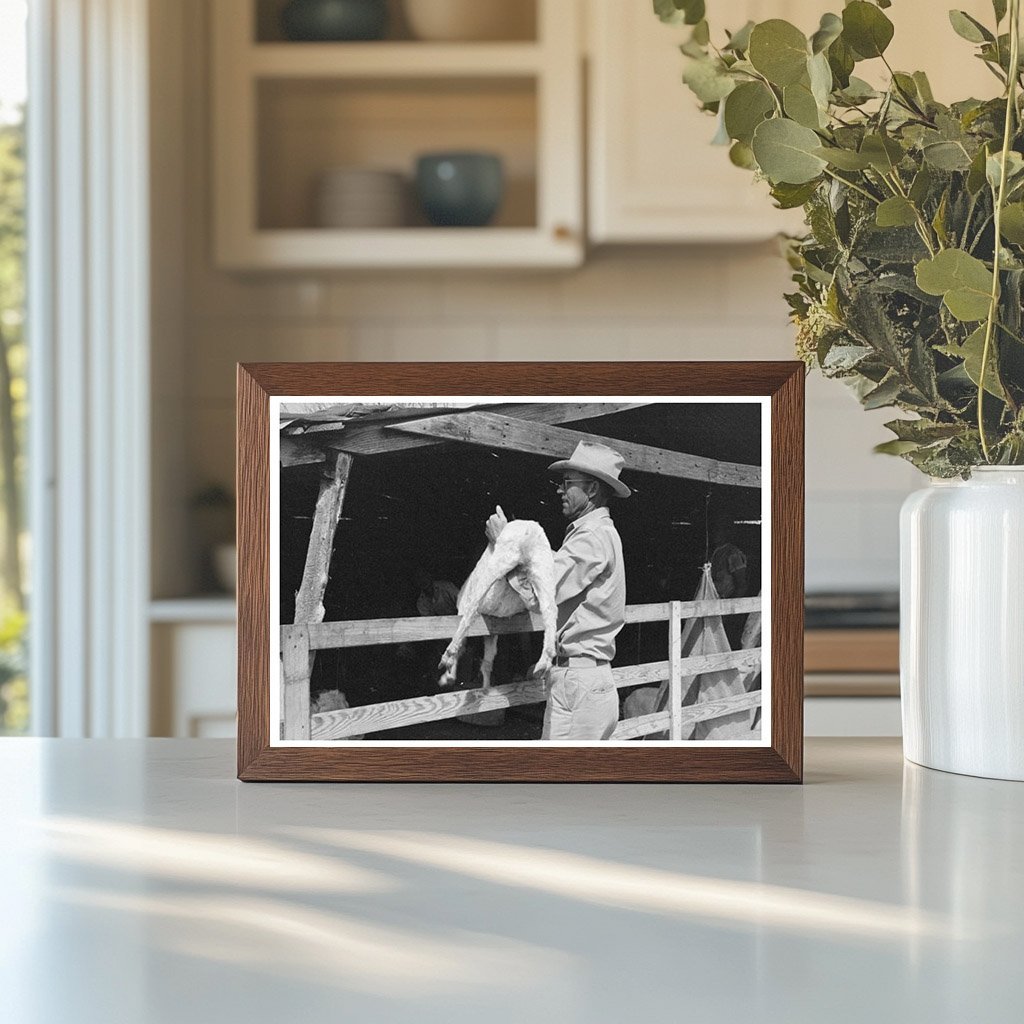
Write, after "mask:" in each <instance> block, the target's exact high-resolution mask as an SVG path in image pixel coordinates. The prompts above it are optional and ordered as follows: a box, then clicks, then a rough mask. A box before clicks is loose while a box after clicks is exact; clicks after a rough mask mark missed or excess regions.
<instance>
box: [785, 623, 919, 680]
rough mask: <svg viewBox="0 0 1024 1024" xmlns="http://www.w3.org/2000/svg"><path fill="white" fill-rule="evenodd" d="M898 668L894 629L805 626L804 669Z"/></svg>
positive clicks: (896, 670) (807, 670)
mask: <svg viewBox="0 0 1024 1024" xmlns="http://www.w3.org/2000/svg"><path fill="white" fill-rule="evenodd" d="M899 670H900V631H899V630H898V629H808V630H807V631H806V632H805V633H804V671H805V672H889V673H898V672H899Z"/></svg>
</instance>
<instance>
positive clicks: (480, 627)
mask: <svg viewBox="0 0 1024 1024" xmlns="http://www.w3.org/2000/svg"><path fill="white" fill-rule="evenodd" d="M673 604H677V605H678V606H679V617H680V619H683V620H685V619H694V618H698V617H705V616H708V615H735V614H737V613H739V612H743V613H749V612H756V611H760V609H761V598H759V597H736V598H727V599H725V600H721V601H676V602H673ZM668 617H669V604H668V603H664V602H663V603H660V604H635V605H634V604H631V605H627V607H626V622H627V623H633V622H664V621H665V620H666V619H668ZM461 621H462V620H461V619H460V617H459V616H458V615H410V616H405V617H403V618H398V619H343V620H340V621H335V622H317V623H310V624H309V645H310V648H311V649H312V650H314V651H323V650H337V649H340V648H343V647H366V646H368V645H370V644H402V643H415V642H416V641H418V640H447V639H449V638H450V637H452V636H454V634H455V630H456V629H457V628H458V626H459V623H460V622H461ZM284 628H285V627H282V629H284ZM543 628H544V622H543V620H542V619H541V617H540V614H539V613H536V612H520V613H519V614H518V615H510V616H508V617H507V618H495V617H493V616H488V617H486V618H485V617H483V616H477V617H476V618H475V619H474V620H473V622H472V623H471V624H470V626H469V629H468V631H467V632H466V636H491V635H493V634H497V633H538V632H540V631H541V630H543Z"/></svg>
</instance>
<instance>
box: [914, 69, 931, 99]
mask: <svg viewBox="0 0 1024 1024" xmlns="http://www.w3.org/2000/svg"><path fill="white" fill-rule="evenodd" d="M912 77H913V79H914V84H915V85H916V86H917V94H918V96H920V97H921V99H923V100H924V101H925V103H934V102H935V96H934V95H933V94H932V86H931V82H929V81H928V76H927V75H926V74H925V73H924V72H923V71H915V72H914V74H913V76H912Z"/></svg>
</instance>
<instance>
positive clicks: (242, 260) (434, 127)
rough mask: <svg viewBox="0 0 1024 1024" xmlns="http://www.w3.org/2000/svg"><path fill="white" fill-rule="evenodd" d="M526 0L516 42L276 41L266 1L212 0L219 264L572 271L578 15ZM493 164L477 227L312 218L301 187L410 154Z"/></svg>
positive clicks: (578, 193) (403, 168)
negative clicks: (529, 28) (472, 156)
mask: <svg viewBox="0 0 1024 1024" xmlns="http://www.w3.org/2000/svg"><path fill="white" fill-rule="evenodd" d="M519 3H523V4H531V5H532V4H535V5H536V6H535V19H534V22H535V25H536V29H535V30H534V31H533V36H534V38H532V39H526V40H524V39H510V40H507V41H493V42H454V43H434V42H421V41H417V40H413V39H410V38H408V33H406V37H405V38H402V37H401V36H399V37H397V38H393V39H385V40H382V41H373V42H337V43H336V42H323V43H317V42H292V41H287V40H283V39H282V38H281V37H280V33H279V30H278V29H277V27H276V26H277V18H276V14H277V11H278V9H279V7H280V4H279V3H275V2H273V0H271V2H269V3H268V2H266V0H217V3H216V4H212V5H211V17H212V28H213V101H214V105H213V114H212V123H211V128H212V143H213V163H214V166H213V175H214V180H213V185H214V195H213V211H214V225H213V228H214V249H215V257H216V262H217V264H218V265H219V266H220V267H222V268H230V269H292V268H341V267H432V266H441V267H507V266H523V267H540V266H573V265H576V264H578V263H580V262H581V261H582V258H583V241H584V240H583V209H582V176H583V159H582V101H581V89H582V75H581V71H580V42H579V36H578V32H579V17H578V14H579V11H578V7H577V4H576V3H571V2H566V0H519ZM456 150H478V151H485V152H493V153H496V154H498V155H499V156H500V157H501V158H502V161H503V164H504V170H505V178H506V188H505V196H504V201H503V203H502V205H501V208H500V211H499V213H498V215H497V219H496V221H495V222H494V223H493V225H489V226H487V227H479V228H475V227H474V228H462V227H441V228H438V227H431V226H429V225H428V224H427V222H426V220H425V218H423V217H422V215H420V214H418V213H417V211H416V207H415V204H414V203H413V202H412V201H411V195H410V202H409V204H408V205H409V212H408V214H407V216H406V217H405V219H404V221H403V224H405V225H407V226H398V227H387V228H385V227H380V228H358V229H355V228H333V227H322V226H318V221H317V217H316V213H315V202H314V201H313V196H314V194H315V192H316V189H317V187H318V182H319V181H320V180H321V179H322V178H323V176H324V175H325V174H326V173H327V172H329V171H332V170H335V169H337V168H349V169H351V168H362V169H372V170H375V171H380V170H384V171H392V172H399V173H401V174H402V175H404V176H405V177H406V179H407V180H408V179H410V178H411V176H412V174H413V170H414V167H415V163H416V158H417V156H418V155H420V154H422V153H424V152H437V151H442V152H448V151H456Z"/></svg>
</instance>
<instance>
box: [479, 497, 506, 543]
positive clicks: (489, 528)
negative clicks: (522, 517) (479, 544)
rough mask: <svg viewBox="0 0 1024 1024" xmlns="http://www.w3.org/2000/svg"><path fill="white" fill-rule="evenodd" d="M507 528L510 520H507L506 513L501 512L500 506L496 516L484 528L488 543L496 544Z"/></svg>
mask: <svg viewBox="0 0 1024 1024" xmlns="http://www.w3.org/2000/svg"><path fill="white" fill-rule="evenodd" d="M506 526H508V520H507V519H506V518H505V513H504V512H502V511H501V506H500V505H496V506H495V508H494V514H493V515H492V516H491V517H490V518H489V519H488V520H487V525H486V526H485V527H484V533H486V534H487V541H488V543H490V544H494V543H495V541H497V539H498V537H499V536H500V535H501V531H502V530H504V529H505V527H506Z"/></svg>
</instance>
